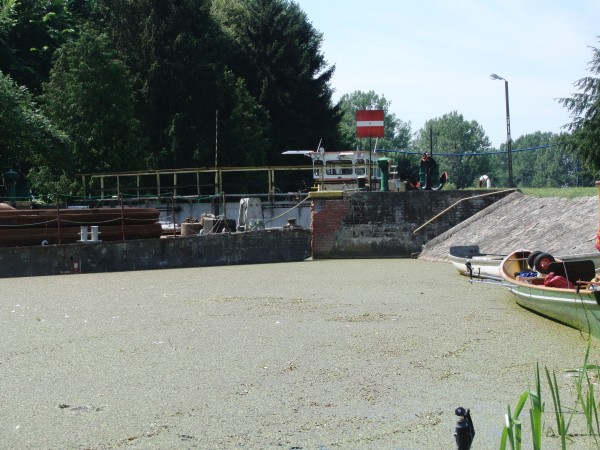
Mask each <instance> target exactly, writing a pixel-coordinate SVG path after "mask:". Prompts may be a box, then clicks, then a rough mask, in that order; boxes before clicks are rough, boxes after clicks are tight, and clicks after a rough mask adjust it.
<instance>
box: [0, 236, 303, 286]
mask: <svg viewBox="0 0 600 450" xmlns="http://www.w3.org/2000/svg"><path fill="white" fill-rule="evenodd" d="M310 256H311V250H310V231H309V230H293V231H292V230H262V231H251V232H247V233H225V234H220V233H219V234H207V235H204V236H183V237H178V238H169V239H140V240H131V241H125V242H100V243H93V244H67V245H51V246H47V247H42V246H39V247H15V248H13V247H10V248H8V247H7V248H0V278H7V277H27V276H40V275H59V274H64V273H70V266H71V264H72V262H73V261H80V262H81V265H80V267H81V273H98V272H122V271H128V270H153V269H175V268H183V267H208V266H226V265H233V264H261V263H279V262H291V261H304V260H305V259H306V258H309V257H310Z"/></svg>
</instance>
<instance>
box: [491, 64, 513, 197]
mask: <svg viewBox="0 0 600 450" xmlns="http://www.w3.org/2000/svg"><path fill="white" fill-rule="evenodd" d="M490 78H491V79H492V80H502V81H504V94H505V96H506V150H507V153H508V187H513V171H512V142H511V138H510V109H509V107H508V81H507V80H506V79H504V78H502V77H501V76H498V75H496V74H495V73H493V74H491V75H490Z"/></svg>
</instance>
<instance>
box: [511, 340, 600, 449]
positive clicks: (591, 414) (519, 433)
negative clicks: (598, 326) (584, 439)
mask: <svg viewBox="0 0 600 450" xmlns="http://www.w3.org/2000/svg"><path fill="white" fill-rule="evenodd" d="M590 343H591V341H589V342H588V346H587V350H586V353H585V358H584V362H583V365H582V366H581V368H579V369H575V370H570V371H568V372H570V373H571V374H574V375H575V388H574V391H575V400H574V405H573V406H571V407H567V406H565V405H564V404H563V403H562V400H561V395H560V389H559V385H558V380H557V378H556V372H555V371H552V372H550V370H548V368H547V367H545V375H546V381H547V383H548V387H549V390H550V394H551V396H552V405H553V408H554V420H555V422H556V432H554V433H553V430H552V428H551V427H549V428H548V430H547V432H548V434H554V435H558V436H559V437H560V443H561V448H562V449H563V450H565V449H567V448H568V447H567V444H568V443H569V442H570V438H571V437H572V435H570V434H569V428H570V426H571V424H572V421H573V419H574V418H580V417H583V418H584V419H585V427H584V428H585V433H582V435H584V436H591V437H592V438H593V442H594V443H595V444H596V448H599V449H600V442H599V440H598V438H599V437H600V415H599V413H598V407H599V405H600V398H597V397H599V396H598V394H597V390H596V388H595V385H596V383H597V382H598V380H599V379H600V366H598V365H592V364H589V363H588V361H589V354H590ZM527 400H529V405H530V407H529V420H530V429H531V442H532V446H533V449H534V450H541V449H542V444H543V438H544V436H545V433H544V412H545V408H544V402H543V399H542V382H541V377H540V367H539V364H537V365H536V372H535V387H534V389H530V390H528V391H525V392H523V394H521V397H520V398H519V402H518V403H517V406H516V408H515V410H514V412H511V408H510V406H509V407H508V413H507V414H506V416H505V424H504V429H503V431H502V437H501V441H500V450H506V449H508V448H510V449H511V450H521V448H522V437H523V429H522V428H523V427H522V423H521V420H520V415H521V412H522V411H523V408H524V407H525V405H526V403H527ZM580 435H581V434H580Z"/></svg>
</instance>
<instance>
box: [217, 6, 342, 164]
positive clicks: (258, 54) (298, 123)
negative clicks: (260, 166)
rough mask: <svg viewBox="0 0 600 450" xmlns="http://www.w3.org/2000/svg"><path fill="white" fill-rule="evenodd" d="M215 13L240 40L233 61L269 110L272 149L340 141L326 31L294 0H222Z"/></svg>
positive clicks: (275, 159) (274, 159)
mask: <svg viewBox="0 0 600 450" xmlns="http://www.w3.org/2000/svg"><path fill="white" fill-rule="evenodd" d="M213 14H214V17H216V18H217V20H219V22H220V23H221V24H222V26H223V27H224V29H225V32H226V35H227V36H229V38H230V39H231V40H232V41H233V42H234V43H235V46H234V47H233V48H232V49H233V50H234V52H233V55H234V56H233V57H232V58H230V64H231V67H232V69H233V70H234V72H235V73H236V74H238V75H240V76H241V77H242V78H243V79H244V80H245V81H246V84H247V86H248V90H249V92H250V94H251V95H252V96H253V97H254V98H256V99H257V100H258V102H259V103H260V105H262V107H263V108H264V109H265V110H266V111H267V112H268V114H269V119H270V138H271V139H270V140H271V149H270V151H271V153H270V154H269V155H268V159H267V162H268V163H270V164H273V163H279V162H284V161H285V159H284V158H283V157H281V152H282V151H283V150H285V149H290V148H296V149H297V148H316V146H317V144H318V142H319V141H322V142H323V143H327V144H326V145H327V146H329V147H336V146H337V145H338V144H339V136H338V124H339V122H340V112H339V108H338V107H336V106H333V105H332V100H331V97H332V89H331V87H330V85H329V83H330V80H331V77H332V76H333V72H334V69H335V68H334V67H333V66H331V67H330V66H328V65H327V63H326V61H325V58H324V56H323V54H322V53H321V50H320V48H321V43H322V39H323V38H322V35H321V33H319V32H317V31H316V30H315V29H314V28H313V27H312V25H311V24H310V22H309V21H308V18H307V17H306V14H305V13H304V12H303V11H302V10H301V9H300V7H299V6H298V5H297V4H296V3H294V2H292V1H288V0H244V1H242V0H217V1H216V2H215V5H214V6H213Z"/></svg>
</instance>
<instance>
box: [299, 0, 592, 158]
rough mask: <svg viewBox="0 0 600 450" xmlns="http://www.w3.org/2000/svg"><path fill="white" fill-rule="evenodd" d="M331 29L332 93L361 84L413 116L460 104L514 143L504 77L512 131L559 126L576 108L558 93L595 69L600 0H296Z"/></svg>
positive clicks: (493, 134)
mask: <svg viewBox="0 0 600 450" xmlns="http://www.w3.org/2000/svg"><path fill="white" fill-rule="evenodd" d="M296 3H298V4H299V5H300V7H301V8H302V10H304V12H306V14H307V16H308V19H309V21H310V22H312V24H313V26H314V28H315V29H316V30H318V31H319V32H321V33H322V34H323V46H322V52H323V54H324V55H325V58H326V60H327V61H328V63H329V64H331V65H333V64H335V66H336V70H335V75H334V78H333V81H332V87H333V88H334V89H335V93H334V100H338V99H339V97H341V96H342V95H343V94H347V93H352V92H354V91H356V90H360V91H365V92H366V91H375V93H377V94H379V95H383V96H385V98H386V99H387V100H389V101H391V107H390V112H392V113H394V114H395V115H396V117H397V118H399V119H401V120H403V121H405V122H410V123H411V128H412V131H413V132H416V131H418V130H419V129H421V128H422V127H423V125H424V124H425V121H427V120H429V119H433V118H436V117H441V116H442V115H444V114H446V113H449V112H452V111H457V112H458V113H460V114H462V115H463V117H464V118H465V120H475V121H477V122H478V123H479V124H480V125H481V126H482V127H483V129H484V131H485V132H486V134H487V136H488V137H489V138H490V141H491V143H492V145H493V146H495V147H497V146H499V145H500V144H501V143H504V142H506V113H505V95H504V82H502V81H493V80H491V79H490V77H489V76H490V74H491V73H496V74H498V75H499V76H501V77H503V78H505V79H506V80H508V87H509V99H510V117H511V134H512V138H513V139H516V138H518V137H519V136H521V135H523V134H528V133H533V132H536V131H551V132H555V133H559V132H561V127H562V126H563V125H565V124H566V123H569V122H570V117H569V114H568V111H567V110H566V109H565V108H564V107H562V106H561V105H560V104H559V103H558V102H557V101H556V100H555V99H556V98H561V97H570V96H571V95H572V94H573V93H575V92H577V90H576V89H575V87H574V86H573V83H574V82H575V81H577V80H578V79H580V78H583V77H585V76H588V75H590V73H589V72H588V63H589V61H590V60H591V59H592V51H591V49H590V48H589V47H590V46H592V47H600V40H599V38H598V36H600V26H598V23H600V22H599V21H600V1H599V0H549V1H537V0H522V1H515V0H503V1H496V0H479V1H475V0H453V1H435V0H420V1H412V2H406V1H398V0H396V1H393V0H367V1H365V0H362V1H358V0H344V1H337V0H335V1H334V0H296Z"/></svg>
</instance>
